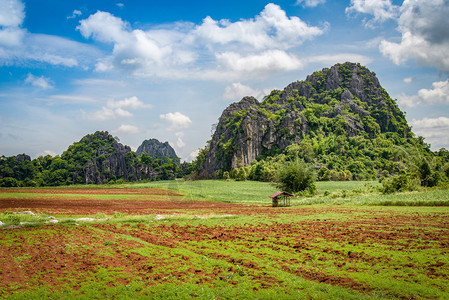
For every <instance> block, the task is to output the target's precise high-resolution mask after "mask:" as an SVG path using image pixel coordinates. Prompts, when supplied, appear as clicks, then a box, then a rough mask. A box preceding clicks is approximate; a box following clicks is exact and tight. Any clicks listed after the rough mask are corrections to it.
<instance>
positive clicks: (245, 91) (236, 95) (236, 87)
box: [223, 82, 265, 101]
mask: <svg viewBox="0 0 449 300" xmlns="http://www.w3.org/2000/svg"><path fill="white" fill-rule="evenodd" d="M264 94H265V92H262V91H259V90H255V89H253V88H251V87H250V86H248V85H244V84H242V83H240V82H235V83H233V84H231V85H230V86H227V87H226V89H225V92H224V94H223V97H224V98H225V99H226V100H234V101H235V100H239V99H241V98H243V97H245V96H253V97H255V98H259V97H261V96H263V95H264Z"/></svg>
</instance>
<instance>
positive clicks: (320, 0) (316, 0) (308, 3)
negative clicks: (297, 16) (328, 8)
mask: <svg viewBox="0 0 449 300" xmlns="http://www.w3.org/2000/svg"><path fill="white" fill-rule="evenodd" d="M324 3H326V0H297V1H296V4H295V5H303V6H304V7H315V6H317V5H318V4H324Z"/></svg>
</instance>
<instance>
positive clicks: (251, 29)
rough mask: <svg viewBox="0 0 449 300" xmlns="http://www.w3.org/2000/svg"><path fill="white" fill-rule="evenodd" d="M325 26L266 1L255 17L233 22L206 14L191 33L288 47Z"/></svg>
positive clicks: (214, 40) (216, 40)
mask: <svg viewBox="0 0 449 300" xmlns="http://www.w3.org/2000/svg"><path fill="white" fill-rule="evenodd" d="M325 30H326V26H325V27H324V28H319V27H315V26H309V25H307V23H305V22H304V21H302V20H301V19H300V18H298V17H288V16H287V15H286V13H285V11H284V10H282V9H281V8H280V7H279V6H278V5H276V4H273V3H269V4H267V5H266V6H265V8H264V10H263V11H262V12H261V13H260V14H259V15H258V16H256V18H254V19H249V20H241V21H237V22H234V23H232V22H229V21H228V20H220V21H215V20H213V19H212V18H211V17H207V18H205V19H204V20H203V24H201V25H199V26H198V27H197V28H196V29H195V31H194V33H193V34H194V35H195V36H196V38H197V39H200V40H204V41H206V42H207V43H210V42H212V43H218V44H230V43H238V44H239V45H242V44H243V45H245V44H247V45H249V46H251V47H253V48H255V49H270V48H273V47H280V48H282V49H287V48H290V47H293V46H295V45H298V44H301V43H302V42H303V41H304V40H307V39H311V38H313V37H315V36H318V35H321V34H323V33H324V31H325Z"/></svg>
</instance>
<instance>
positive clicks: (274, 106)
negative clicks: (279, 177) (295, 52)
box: [200, 62, 431, 180]
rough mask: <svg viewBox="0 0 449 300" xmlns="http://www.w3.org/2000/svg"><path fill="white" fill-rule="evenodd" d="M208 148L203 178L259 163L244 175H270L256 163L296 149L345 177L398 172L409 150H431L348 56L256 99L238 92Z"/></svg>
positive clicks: (267, 177)
mask: <svg viewBox="0 0 449 300" xmlns="http://www.w3.org/2000/svg"><path fill="white" fill-rule="evenodd" d="M411 149H412V150H411ZM206 150H207V153H205V156H204V158H203V161H202V162H201V166H200V173H201V174H202V175H203V176H205V177H215V176H216V175H217V174H218V175H219V174H222V173H223V172H225V171H232V170H233V169H236V168H240V167H247V166H250V165H251V166H257V164H258V165H259V166H258V174H259V175H254V174H253V175H251V174H248V176H249V178H251V179H264V180H270V172H271V174H272V173H273V168H274V167H273V166H272V165H271V166H269V164H262V163H260V161H266V159H267V158H270V157H271V158H273V157H275V156H277V155H289V154H290V155H292V156H293V154H292V153H296V154H295V155H296V156H299V157H300V158H302V159H304V160H306V161H308V162H311V163H314V164H315V165H316V167H317V169H320V168H321V167H324V168H325V169H324V170H334V171H335V172H341V174H344V172H345V171H349V172H346V174H347V176H348V177H351V178H350V179H372V178H377V177H378V176H380V174H381V173H382V172H383V171H385V172H388V174H393V173H398V172H399V171H400V170H401V169H405V168H406V166H405V165H406V163H405V162H404V161H405V156H407V155H409V154H410V151H415V152H417V153H419V155H423V156H426V155H427V156H429V157H430V156H431V151H430V148H429V146H428V145H426V144H425V143H424V142H423V140H422V138H420V139H416V138H415V135H414V134H413V133H412V131H411V128H410V126H409V125H408V124H407V121H406V119H405V115H404V113H403V112H402V111H401V110H400V109H399V107H398V106H397V103H396V101H395V100H393V99H392V98H391V97H390V96H389V95H388V93H387V91H386V90H385V89H384V88H383V87H382V86H381V85H380V83H379V80H378V78H377V77H376V74H375V73H374V72H371V71H370V70H369V69H368V68H366V67H364V66H361V65H360V64H358V63H349V62H347V63H344V64H336V65H334V66H332V67H331V68H325V69H323V70H321V71H318V72H314V73H313V74H311V75H309V76H307V78H306V80H304V81H297V82H293V83H291V84H289V85H288V86H287V87H285V88H284V89H283V90H282V91H281V90H274V91H272V92H271V93H270V94H269V95H268V96H266V97H265V98H264V99H263V101H262V102H259V101H258V100H257V99H255V98H253V97H244V98H243V99H242V100H241V101H240V102H238V103H233V104H231V105H230V106H229V107H227V108H226V109H225V110H224V112H223V113H222V115H221V117H220V119H219V122H218V125H217V127H216V131H215V133H214V134H213V136H212V140H211V141H210V145H209V146H208V149H206ZM271 160H273V159H271ZM270 168H271V169H270ZM246 171H247V172H255V171H254V168H249V167H248V168H247V170H246ZM264 172H265V173H264ZM260 174H262V175H260ZM263 174H265V175H263ZM348 174H349V175H348Z"/></svg>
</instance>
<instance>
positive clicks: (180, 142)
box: [175, 132, 186, 148]
mask: <svg viewBox="0 0 449 300" xmlns="http://www.w3.org/2000/svg"><path fill="white" fill-rule="evenodd" d="M175 136H176V138H177V141H176V146H178V148H184V147H185V145H186V144H185V143H184V141H183V140H182V138H183V137H184V132H177V133H175Z"/></svg>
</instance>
